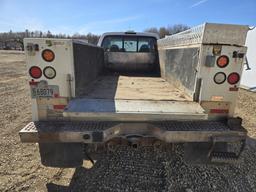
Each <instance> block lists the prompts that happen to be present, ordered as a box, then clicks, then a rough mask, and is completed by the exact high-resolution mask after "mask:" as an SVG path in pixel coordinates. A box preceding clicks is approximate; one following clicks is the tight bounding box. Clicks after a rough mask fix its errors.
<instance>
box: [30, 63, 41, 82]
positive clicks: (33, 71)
mask: <svg viewBox="0 0 256 192" xmlns="http://www.w3.org/2000/svg"><path fill="white" fill-rule="evenodd" d="M29 74H30V76H31V77H33V78H34V79H39V78H40V77H41V76H42V70H41V69H40V68H39V67H37V66H32V67H31V68H30V69H29Z"/></svg>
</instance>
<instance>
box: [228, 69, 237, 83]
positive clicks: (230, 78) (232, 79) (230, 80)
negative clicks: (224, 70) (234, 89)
mask: <svg viewBox="0 0 256 192" xmlns="http://www.w3.org/2000/svg"><path fill="white" fill-rule="evenodd" d="M239 80H240V75H239V74H238V73H235V72H234V73H230V74H229V76H228V83H229V84H231V85H234V84H236V83H238V81H239Z"/></svg>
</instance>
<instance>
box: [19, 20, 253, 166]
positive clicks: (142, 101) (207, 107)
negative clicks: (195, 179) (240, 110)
mask: <svg viewBox="0 0 256 192" xmlns="http://www.w3.org/2000/svg"><path fill="white" fill-rule="evenodd" d="M247 31H248V26H238V25H223V24H208V23H206V24H204V25H201V26H198V27H195V28H192V29H189V30H187V31H184V32H182V33H179V34H176V35H173V36H168V37H165V38H163V39H158V36H157V35H154V34H150V33H134V32H127V33H106V34H104V35H102V37H101V38H100V40H99V43H98V46H93V45H90V44H88V43H85V42H82V41H78V40H71V39H44V38H43V39H35V38H32V39H25V43H24V44H25V50H26V57H27V66H28V73H29V78H30V81H29V84H30V88H31V97H32V112H33V122H31V123H29V124H28V125H27V126H26V127H24V128H23V129H22V130H21V131H20V137H21V140H22V142H38V143H39V148H40V155H41V159H42V163H43V164H44V165H46V166H53V167H75V166H80V165H81V164H82V161H83V159H84V158H89V159H92V158H97V155H101V154H102V153H103V151H105V150H111V151H114V149H115V147H116V146H118V145H130V146H132V147H140V146H153V147H156V148H158V147H161V146H168V147H171V146H172V145H174V144H176V143H185V145H184V146H185V157H186V159H187V160H188V161H189V162H203V163H211V162H216V161H220V162H223V161H224V162H225V161H227V160H228V161H230V160H235V159H237V158H238V157H239V155H240V153H241V152H242V150H243V146H244V141H245V138H246V131H245V129H244V128H243V127H242V126H241V119H240V118H235V117H234V108H235V102H236V98H237V91H238V86H239V81H240V76H241V71H242V68H243V59H244V56H245V53H246V48H245V47H244V42H245V38H246V33H247ZM230 144H236V146H237V145H238V146H239V147H238V150H236V149H237V147H234V150H233V147H229V146H231V145H230ZM198 159H199V160H200V161H198Z"/></svg>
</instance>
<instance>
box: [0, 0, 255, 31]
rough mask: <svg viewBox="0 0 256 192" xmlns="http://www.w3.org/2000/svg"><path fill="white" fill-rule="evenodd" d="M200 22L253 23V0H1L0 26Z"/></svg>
mask: <svg viewBox="0 0 256 192" xmlns="http://www.w3.org/2000/svg"><path fill="white" fill-rule="evenodd" d="M204 22H214V23H229V24H245V25H250V26H256V0H243V1H242V0H108V1H104V0H102V1H100V0H90V1H89V0H43V1H39V0H0V32H6V31H10V30H12V31H25V29H29V30H41V31H44V32H46V31H48V30H50V31H51V32H52V33H55V34H56V33H57V34H58V33H65V34H70V35H72V34H74V33H80V34H87V33H89V32H91V33H94V34H102V33H104V32H109V31H127V30H134V31H143V30H144V29H146V28H150V27H161V26H168V25H174V24H186V25H188V26H190V27H192V26H196V25H199V24H202V23H204Z"/></svg>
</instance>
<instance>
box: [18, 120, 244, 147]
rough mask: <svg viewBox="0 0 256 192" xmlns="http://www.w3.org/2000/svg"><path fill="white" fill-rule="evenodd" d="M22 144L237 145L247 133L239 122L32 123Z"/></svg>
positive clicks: (22, 136) (21, 132)
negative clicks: (147, 141)
mask: <svg viewBox="0 0 256 192" xmlns="http://www.w3.org/2000/svg"><path fill="white" fill-rule="evenodd" d="M19 135H20V139H21V141H22V142H29V143H37V142H38V143H49V142H55V143H56V142H57V143H58V142H60V143H68V142H71V143H105V142H108V141H109V140H111V139H114V138H128V137H132V136H140V137H150V138H152V137H153V138H156V139H159V140H161V141H164V142H167V143H183V142H209V141H212V140H213V139H214V140H217V141H218V142H236V141H240V140H244V139H245V138H246V135H247V131H246V130H245V129H244V128H243V127H242V126H241V121H239V119H232V120H228V121H226V122H220V121H205V120H202V121H166V122H144V123H141V122H140V123H131V122H127V123H125V122H87V121H37V122H30V123H29V124H28V125H26V126H25V127H24V128H23V129H22V130H21V131H20V132H19Z"/></svg>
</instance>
